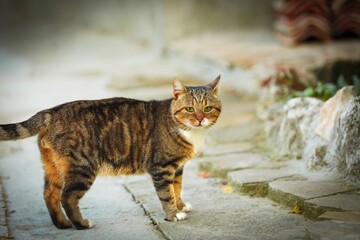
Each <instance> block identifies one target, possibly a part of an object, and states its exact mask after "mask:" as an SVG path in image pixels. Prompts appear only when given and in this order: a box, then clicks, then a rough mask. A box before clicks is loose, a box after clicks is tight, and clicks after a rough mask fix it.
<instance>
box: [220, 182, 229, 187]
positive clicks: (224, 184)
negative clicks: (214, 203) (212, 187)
mask: <svg viewBox="0 0 360 240" xmlns="http://www.w3.org/2000/svg"><path fill="white" fill-rule="evenodd" d="M219 184H220V186H226V185H227V184H228V183H227V181H221V182H220V183H219Z"/></svg>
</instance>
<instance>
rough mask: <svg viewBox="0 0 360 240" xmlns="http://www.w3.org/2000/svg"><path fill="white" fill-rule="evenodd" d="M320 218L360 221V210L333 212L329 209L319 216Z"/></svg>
mask: <svg viewBox="0 0 360 240" xmlns="http://www.w3.org/2000/svg"><path fill="white" fill-rule="evenodd" d="M319 218H320V219H328V220H337V221H344V222H357V223H360V212H332V211H328V212H325V213H323V214H321V215H320V216H319Z"/></svg>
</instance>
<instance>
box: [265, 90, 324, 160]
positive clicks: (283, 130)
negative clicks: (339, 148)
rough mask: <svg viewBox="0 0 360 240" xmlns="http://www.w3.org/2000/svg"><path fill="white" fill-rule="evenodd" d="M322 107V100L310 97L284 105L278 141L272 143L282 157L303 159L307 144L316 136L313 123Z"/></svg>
mask: <svg viewBox="0 0 360 240" xmlns="http://www.w3.org/2000/svg"><path fill="white" fill-rule="evenodd" d="M322 105H323V102H322V101H321V100H319V99H316V98H309V97H301V98H294V99H291V100H289V101H288V102H287V103H286V104H285V105H284V107H283V112H284V115H283V117H282V119H281V121H280V125H279V128H278V133H277V136H276V141H275V142H273V143H270V144H272V145H275V147H277V148H278V150H279V154H280V156H289V157H296V158H301V157H302V153H303V150H304V147H305V145H306V143H307V142H308V141H309V140H310V139H312V138H313V136H314V127H315V126H314V124H313V123H314V122H316V120H317V118H318V116H319V112H320V108H321V106H322ZM274 143H275V144H274Z"/></svg>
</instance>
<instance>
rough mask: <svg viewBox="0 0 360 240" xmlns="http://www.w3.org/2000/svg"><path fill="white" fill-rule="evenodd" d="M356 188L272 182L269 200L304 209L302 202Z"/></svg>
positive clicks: (337, 183) (316, 183) (317, 183)
mask: <svg viewBox="0 0 360 240" xmlns="http://www.w3.org/2000/svg"><path fill="white" fill-rule="evenodd" d="M355 189H357V187H356V186H353V185H347V184H345V183H343V182H335V181H334V182H332V181H274V182H271V183H269V198H270V199H272V200H273V201H276V202H279V203H282V204H285V205H288V206H290V207H294V206H299V207H300V208H301V209H304V201H305V200H309V199H313V198H319V197H324V196H329V195H333V194H337V193H344V192H349V191H351V190H355Z"/></svg>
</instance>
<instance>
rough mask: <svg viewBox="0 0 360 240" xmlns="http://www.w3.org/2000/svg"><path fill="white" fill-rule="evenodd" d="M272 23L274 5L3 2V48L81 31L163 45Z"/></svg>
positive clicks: (202, 0)
mask: <svg viewBox="0 0 360 240" xmlns="http://www.w3.org/2000/svg"><path fill="white" fill-rule="evenodd" d="M272 19H273V14H272V8H271V1H269V0H257V1H252V0H182V1H179V0H104V1H99V0H76V1H74V0H62V1H58V0H35V1H34V0H0V30H1V31H0V37H1V38H2V42H4V41H5V42H6V41H11V42H12V41H20V42H23V41H31V40H41V38H44V37H56V36H60V35H62V34H64V33H69V34H71V32H72V31H77V30H79V29H81V30H84V31H85V30H86V31H97V32H100V33H103V34H121V35H124V36H128V37H130V38H133V39H134V40H139V41H143V42H144V43H146V44H150V45H153V44H160V45H161V44H162V43H163V42H164V41H165V42H167V41H172V40H176V39H178V38H182V37H186V36H189V35H193V34H198V33H202V32H207V31H211V32H214V31H215V32H216V31H228V30H231V31H233V30H244V29H246V30H249V29H250V30H251V29H254V28H264V29H269V28H271V25H272ZM44 32H46V33H47V36H44V35H43V33H44Z"/></svg>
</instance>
